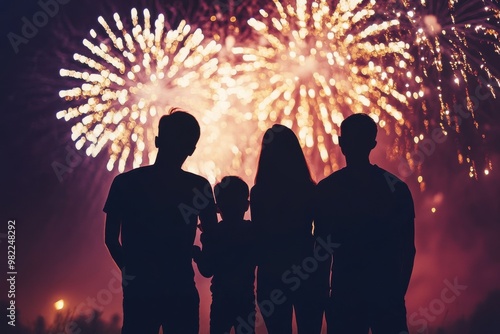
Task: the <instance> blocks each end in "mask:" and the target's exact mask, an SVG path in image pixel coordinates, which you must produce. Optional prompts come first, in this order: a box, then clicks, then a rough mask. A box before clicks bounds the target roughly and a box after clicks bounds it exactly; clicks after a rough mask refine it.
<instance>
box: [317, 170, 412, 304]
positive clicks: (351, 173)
mask: <svg viewBox="0 0 500 334" xmlns="http://www.w3.org/2000/svg"><path fill="white" fill-rule="evenodd" d="M315 196H316V200H315V228H316V230H315V235H316V236H317V237H321V238H323V239H327V238H330V240H331V241H332V242H334V243H339V244H340V246H339V247H338V249H336V250H335V253H334V263H333V267H332V276H331V279H332V282H331V287H332V293H336V294H344V293H345V294H368V293H372V292H373V291H379V292H380V293H386V292H387V291H392V290H394V291H396V289H399V285H400V277H401V264H402V258H403V256H404V254H403V252H404V251H405V249H408V247H405V245H403V244H402V243H403V242H406V241H405V240H408V238H407V237H405V236H408V235H413V234H412V233H413V221H414V217H415V212H414V206H413V200H412V196H411V193H410V191H409V189H408V186H407V185H406V184H405V183H404V182H403V181H401V180H400V179H398V178H397V177H396V176H394V175H393V174H391V173H389V172H387V171H385V170H384V169H382V168H380V167H378V166H376V165H368V166H364V167H359V168H353V167H346V168H343V169H341V170H339V171H337V172H335V173H333V174H332V175H330V176H329V177H327V178H326V179H324V180H323V181H321V182H320V183H319V184H318V186H317V188H316V195H315ZM406 246H407V245H406Z"/></svg>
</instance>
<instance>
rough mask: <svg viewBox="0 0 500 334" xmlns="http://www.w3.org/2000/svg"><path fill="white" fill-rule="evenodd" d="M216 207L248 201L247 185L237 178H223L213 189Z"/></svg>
mask: <svg viewBox="0 0 500 334" xmlns="http://www.w3.org/2000/svg"><path fill="white" fill-rule="evenodd" d="M214 193H215V201H216V202H217V205H220V204H222V205H224V204H233V203H242V202H243V201H248V196H249V195H250V191H249V189H248V185H247V184H246V182H245V181H243V180H242V179H241V178H240V177H238V176H224V177H223V178H222V180H221V181H220V182H219V183H217V184H216V185H215V187H214Z"/></svg>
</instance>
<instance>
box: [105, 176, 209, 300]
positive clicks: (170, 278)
mask: <svg viewBox="0 0 500 334" xmlns="http://www.w3.org/2000/svg"><path fill="white" fill-rule="evenodd" d="M104 212H106V213H107V214H112V215H114V216H116V217H118V218H119V219H120V221H121V243H122V247H123V248H122V249H123V257H124V266H125V273H126V275H129V276H130V275H132V276H135V278H134V279H132V280H129V281H127V286H124V294H125V295H126V294H130V295H138V296H160V295H169V294H178V293H182V292H183V291H186V292H187V291H192V289H193V288H194V271H193V268H192V262H191V260H192V257H191V254H192V245H193V242H194V238H195V235H196V227H197V221H198V217H199V218H200V221H201V224H202V225H203V226H204V227H205V228H206V229H210V226H211V225H215V224H216V223H217V221H216V218H217V217H216V209H215V203H214V200H213V194H212V188H211V186H210V184H209V183H208V181H207V180H206V179H204V178H203V177H201V176H198V175H195V174H191V173H188V172H185V171H182V170H181V169H178V170H174V171H168V172H167V171H163V170H161V169H160V168H159V167H157V166H148V167H141V168H137V169H134V170H132V171H130V172H127V173H123V174H120V175H118V176H117V177H115V179H114V181H113V184H112V185H111V189H110V191H109V195H108V199H107V200H106V204H105V206H104Z"/></svg>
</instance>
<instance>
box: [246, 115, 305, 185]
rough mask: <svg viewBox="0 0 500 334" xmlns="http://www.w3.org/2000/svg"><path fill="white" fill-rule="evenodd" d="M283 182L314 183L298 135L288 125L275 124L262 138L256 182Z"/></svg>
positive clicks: (257, 183)
mask: <svg viewBox="0 0 500 334" xmlns="http://www.w3.org/2000/svg"><path fill="white" fill-rule="evenodd" d="M282 182H293V183H294V184H302V185H307V184H314V181H313V179H312V177H311V172H310V171H309V167H308V166H307V162H306V158H305V157H304V152H302V148H301V147H300V144H299V140H298V139H297V136H295V133H293V131H292V130H291V129H289V128H287V127H286V126H284V125H281V124H275V125H273V126H272V127H271V128H269V129H268V130H267V131H266V132H265V134H264V138H263V139H262V147H261V151H260V157H259V165H258V168H257V175H256V176H255V184H256V185H259V184H260V185H263V184H266V185H270V184H277V183H282Z"/></svg>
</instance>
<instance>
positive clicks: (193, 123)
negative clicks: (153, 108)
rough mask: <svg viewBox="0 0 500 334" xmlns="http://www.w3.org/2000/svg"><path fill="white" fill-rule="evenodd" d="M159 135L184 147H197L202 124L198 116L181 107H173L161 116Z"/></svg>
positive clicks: (165, 140)
mask: <svg viewBox="0 0 500 334" xmlns="http://www.w3.org/2000/svg"><path fill="white" fill-rule="evenodd" d="M158 137H159V138H160V140H161V141H162V142H170V143H171V144H174V145H175V146H178V147H179V148H182V149H191V148H193V147H196V144H197V143H198V140H199V139H200V125H199V124H198V121H197V120H196V118H194V116H193V115H191V114H189V113H188V112H186V111H184V110H181V109H179V108H171V109H170V110H169V113H168V114H167V115H164V116H162V117H161V118H160V123H159V125H158Z"/></svg>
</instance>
